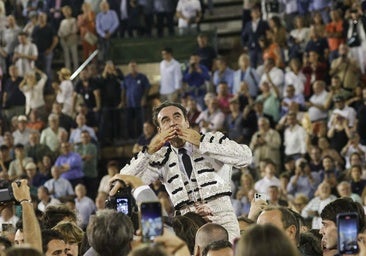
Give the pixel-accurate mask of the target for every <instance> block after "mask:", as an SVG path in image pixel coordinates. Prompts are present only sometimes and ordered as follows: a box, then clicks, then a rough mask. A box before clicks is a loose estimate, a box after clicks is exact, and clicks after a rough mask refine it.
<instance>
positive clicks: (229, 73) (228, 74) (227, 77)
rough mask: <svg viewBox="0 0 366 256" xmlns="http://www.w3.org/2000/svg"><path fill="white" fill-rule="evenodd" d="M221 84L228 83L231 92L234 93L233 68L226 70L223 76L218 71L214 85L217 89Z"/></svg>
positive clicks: (214, 78)
mask: <svg viewBox="0 0 366 256" xmlns="http://www.w3.org/2000/svg"><path fill="white" fill-rule="evenodd" d="M220 82H226V83H227V85H228V87H229V92H230V93H233V86H234V70H232V69H231V68H226V69H225V71H224V72H223V73H222V74H221V75H219V71H218V70H216V71H215V73H214V76H213V83H214V85H215V86H216V87H217V86H218V85H219V83H220Z"/></svg>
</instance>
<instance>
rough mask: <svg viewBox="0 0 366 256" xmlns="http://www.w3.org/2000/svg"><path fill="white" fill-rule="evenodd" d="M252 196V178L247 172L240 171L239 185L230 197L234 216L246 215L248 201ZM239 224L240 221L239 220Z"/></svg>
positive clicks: (248, 208)
mask: <svg viewBox="0 0 366 256" xmlns="http://www.w3.org/2000/svg"><path fill="white" fill-rule="evenodd" d="M253 197H254V179H253V177H252V175H251V174H249V173H244V172H243V173H242V174H241V177H240V187H239V189H238V191H237V193H236V195H235V198H234V199H232V202H233V207H234V211H235V214H236V216H241V215H248V213H249V210H250V202H251V201H252V200H253ZM239 225H240V222H239Z"/></svg>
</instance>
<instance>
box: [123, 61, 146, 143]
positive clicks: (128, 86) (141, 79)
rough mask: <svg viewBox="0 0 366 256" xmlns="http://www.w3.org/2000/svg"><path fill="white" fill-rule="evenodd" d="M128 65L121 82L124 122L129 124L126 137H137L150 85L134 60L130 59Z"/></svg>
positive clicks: (142, 120) (140, 128)
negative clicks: (126, 72) (127, 72)
mask: <svg viewBox="0 0 366 256" xmlns="http://www.w3.org/2000/svg"><path fill="white" fill-rule="evenodd" d="M128 67H129V71H130V73H129V74H127V75H126V77H125V80H124V82H123V84H122V93H123V98H122V102H123V103H122V105H123V106H124V107H125V110H126V122H127V123H128V124H129V125H128V137H129V138H137V136H138V135H139V134H140V133H141V132H142V124H143V122H144V110H145V108H146V104H147V96H148V94H149V90H150V86H151V85H150V82H149V80H148V79H147V77H146V75H145V74H142V73H140V72H139V71H138V68H137V63H136V62H135V61H130V63H129V64H128Z"/></svg>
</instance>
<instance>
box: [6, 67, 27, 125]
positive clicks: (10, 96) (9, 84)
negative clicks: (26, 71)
mask: <svg viewBox="0 0 366 256" xmlns="http://www.w3.org/2000/svg"><path fill="white" fill-rule="evenodd" d="M21 81H22V78H21V77H19V72H18V68H17V67H16V66H15V65H11V66H10V67H9V78H8V79H6V82H5V84H4V91H3V96H2V114H3V117H5V118H6V122H7V123H8V124H10V120H11V118H12V117H13V116H18V115H22V114H24V113H25V107H24V106H25V97H24V94H23V93H22V92H21V91H20V89H19V84H20V83H21Z"/></svg>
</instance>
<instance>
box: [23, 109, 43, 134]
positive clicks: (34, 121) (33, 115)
mask: <svg viewBox="0 0 366 256" xmlns="http://www.w3.org/2000/svg"><path fill="white" fill-rule="evenodd" d="M45 126H46V124H45V122H44V121H43V120H41V118H40V117H39V116H38V113H37V110H35V109H32V110H31V112H30V113H29V122H28V123H27V128H29V129H31V130H34V131H38V132H41V131H42V130H43V129H44V128H45Z"/></svg>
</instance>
